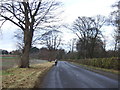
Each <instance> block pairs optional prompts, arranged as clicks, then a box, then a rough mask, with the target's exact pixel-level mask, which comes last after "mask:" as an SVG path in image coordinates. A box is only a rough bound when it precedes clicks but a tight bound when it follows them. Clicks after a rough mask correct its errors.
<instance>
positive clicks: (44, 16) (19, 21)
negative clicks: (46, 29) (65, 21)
mask: <svg viewBox="0 0 120 90" xmlns="http://www.w3.org/2000/svg"><path fill="white" fill-rule="evenodd" d="M58 6H60V2H55V1H54V0H51V1H49V0H48V1H46V0H23V2H19V1H13V0H9V1H1V5H0V19H1V20H2V21H3V22H2V25H3V23H4V22H6V21H10V22H12V23H13V24H15V25H16V26H18V27H19V28H20V29H21V30H22V31H23V35H24V38H23V39H24V40H23V41H24V47H23V52H22V58H21V65H20V67H21V68H27V67H29V51H30V48H31V44H32V39H33V34H34V31H35V30H37V29H40V28H41V27H42V25H43V24H44V25H45V26H48V25H49V23H50V24H52V22H55V21H56V19H57V17H56V14H55V10H57V9H58ZM53 18H54V19H55V18H56V19H55V20H54V19H53ZM45 23H46V24H45Z"/></svg>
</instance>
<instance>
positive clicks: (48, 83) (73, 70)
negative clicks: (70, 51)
mask: <svg viewBox="0 0 120 90" xmlns="http://www.w3.org/2000/svg"><path fill="white" fill-rule="evenodd" d="M42 88H118V81H116V80H113V79H110V78H108V77H106V76H103V75H101V74H97V73H95V72H92V71H89V70H86V69H83V68H80V67H79V66H76V65H73V64H70V63H68V62H66V61H59V62H58V65H57V66H54V67H53V68H52V69H51V70H50V71H49V72H48V74H47V75H46V76H45V78H44V80H43V83H42Z"/></svg>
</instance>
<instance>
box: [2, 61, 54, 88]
mask: <svg viewBox="0 0 120 90" xmlns="http://www.w3.org/2000/svg"><path fill="white" fill-rule="evenodd" d="M52 65H53V63H50V62H47V63H43V64H36V65H31V68H13V69H9V70H7V71H3V74H2V88H33V87H34V85H35V82H36V81H37V80H38V77H39V76H40V75H42V73H44V72H45V71H46V70H48V69H49V68H50V67H52Z"/></svg>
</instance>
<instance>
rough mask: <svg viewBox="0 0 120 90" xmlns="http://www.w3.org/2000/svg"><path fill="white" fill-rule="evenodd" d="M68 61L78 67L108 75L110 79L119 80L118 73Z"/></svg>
mask: <svg viewBox="0 0 120 90" xmlns="http://www.w3.org/2000/svg"><path fill="white" fill-rule="evenodd" d="M69 63H71V64H74V65H76V66H78V67H81V68H84V69H86V70H89V71H92V72H95V73H99V74H101V75H104V76H107V77H109V78H111V79H114V80H118V81H120V77H119V75H118V74H114V73H111V72H107V71H103V70H99V69H93V68H90V67H87V66H84V65H80V64H79V63H75V62H69Z"/></svg>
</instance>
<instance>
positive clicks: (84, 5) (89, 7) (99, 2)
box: [0, 0, 117, 51]
mask: <svg viewBox="0 0 120 90" xmlns="http://www.w3.org/2000/svg"><path fill="white" fill-rule="evenodd" d="M60 1H61V2H62V3H63V6H62V7H63V10H64V13H63V14H62V18H63V19H64V23H67V24H71V23H72V22H73V21H74V20H75V19H76V18H77V17H78V16H96V15H104V16H108V15H109V14H110V12H111V11H113V8H112V7H111V5H112V4H114V3H115V2H116V1H117V0H60ZM16 29H17V27H16V26H15V25H13V24H11V23H10V22H6V23H5V24H4V25H3V27H2V34H1V32H0V49H5V50H8V51H12V50H16V49H17V47H16V39H15V38H14V32H15V31H16ZM103 29H104V34H105V37H106V38H107V39H108V41H107V49H111V48H113V38H112V35H113V28H111V27H104V28H103ZM74 37H76V36H75V35H73V34H71V33H70V32H69V31H68V30H65V32H64V33H63V40H65V41H66V42H68V41H69V40H71V39H72V38H74ZM38 47H40V46H38Z"/></svg>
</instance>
